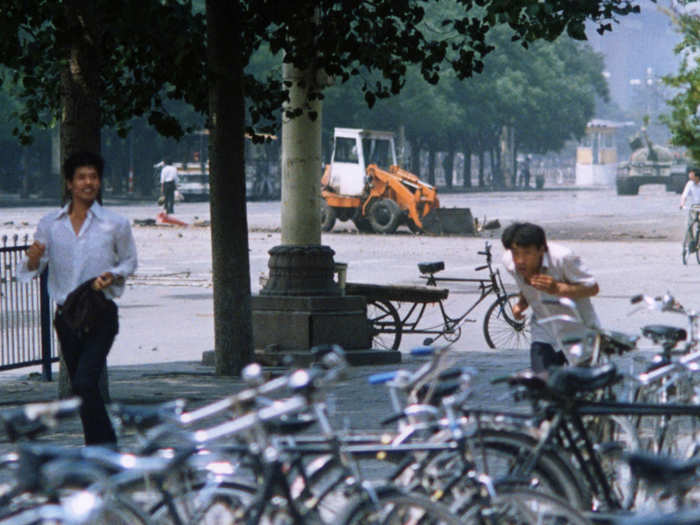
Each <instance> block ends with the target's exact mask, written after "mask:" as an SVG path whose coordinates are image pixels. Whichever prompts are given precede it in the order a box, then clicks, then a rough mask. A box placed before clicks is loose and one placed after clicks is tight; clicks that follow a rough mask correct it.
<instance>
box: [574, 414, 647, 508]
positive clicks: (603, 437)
mask: <svg viewBox="0 0 700 525" xmlns="http://www.w3.org/2000/svg"><path fill="white" fill-rule="evenodd" d="M586 429H587V432H588V434H589V437H590V438H591V439H592V440H593V441H594V442H595V443H598V444H599V445H600V448H601V450H602V452H601V454H600V456H599V460H600V466H601V467H602V468H603V472H604V473H605V476H606V478H607V480H608V483H610V488H611V489H612V492H613V495H614V497H615V499H616V500H617V501H618V502H619V503H620V505H621V506H622V508H623V509H630V508H632V506H633V505H635V502H636V501H637V498H638V497H642V498H643V497H644V496H643V495H642V494H641V493H640V492H639V490H638V489H639V480H638V479H637V477H636V476H635V475H634V474H633V473H632V470H631V469H630V467H629V465H628V464H627V463H626V462H625V461H622V459H621V454H622V453H623V452H635V451H637V450H639V437H638V436H637V431H636V430H635V428H634V424H633V422H632V421H630V420H629V419H628V418H626V417H625V416H595V417H594V418H592V419H591V420H590V421H587V422H586ZM606 449H607V450H606Z"/></svg>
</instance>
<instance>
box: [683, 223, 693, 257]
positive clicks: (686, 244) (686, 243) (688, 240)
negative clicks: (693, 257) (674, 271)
mask: <svg viewBox="0 0 700 525" xmlns="http://www.w3.org/2000/svg"><path fill="white" fill-rule="evenodd" d="M693 224H695V223H693ZM693 224H691V225H690V226H688V229H687V230H686V232H685V237H683V248H682V251H681V258H682V259H683V264H688V257H689V256H690V253H691V249H690V248H691V245H692V244H693V242H694V240H695V239H697V237H695V236H694V235H693Z"/></svg>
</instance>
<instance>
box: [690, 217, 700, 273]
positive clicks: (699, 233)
mask: <svg viewBox="0 0 700 525" xmlns="http://www.w3.org/2000/svg"><path fill="white" fill-rule="evenodd" d="M690 229H691V233H692V236H693V243H692V245H691V248H693V249H692V250H691V251H694V252H695V260H696V261H697V262H698V264H700V250H699V249H698V248H700V246H698V241H700V222H698V221H695V222H693V224H691V225H690Z"/></svg>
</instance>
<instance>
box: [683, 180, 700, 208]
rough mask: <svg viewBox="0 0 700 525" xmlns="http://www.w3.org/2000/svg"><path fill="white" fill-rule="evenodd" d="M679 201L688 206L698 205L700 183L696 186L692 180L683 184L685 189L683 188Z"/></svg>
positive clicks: (699, 200) (699, 201) (699, 202)
mask: <svg viewBox="0 0 700 525" xmlns="http://www.w3.org/2000/svg"><path fill="white" fill-rule="evenodd" d="M681 200H682V201H683V202H684V203H685V204H686V205H687V206H688V207H690V206H692V205H693V204H700V182H698V183H697V184H696V183H695V182H693V181H692V180H689V181H688V182H686V183H685V188H683V193H682V194H681Z"/></svg>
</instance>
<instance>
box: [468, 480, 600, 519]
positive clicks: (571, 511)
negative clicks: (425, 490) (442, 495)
mask: <svg viewBox="0 0 700 525" xmlns="http://www.w3.org/2000/svg"><path fill="white" fill-rule="evenodd" d="M496 491H497V495H496V496H494V497H492V498H483V499H480V500H477V501H476V502H474V501H473V502H471V504H470V505H469V506H467V508H466V509H459V514H460V516H461V519H462V523H464V524H465V525H472V524H474V525H477V524H478V525H482V524H484V523H507V524H509V525H590V524H591V522H590V520H588V519H587V518H586V517H585V516H584V515H583V514H581V513H580V512H579V511H578V510H576V509H575V508H574V507H572V506H571V505H569V503H567V502H566V501H565V500H563V499H562V498H558V497H556V496H553V495H551V494H546V493H544V492H540V491H537V490H533V489H529V488H526V487H515V488H507V489H502V488H500V487H496Z"/></svg>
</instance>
